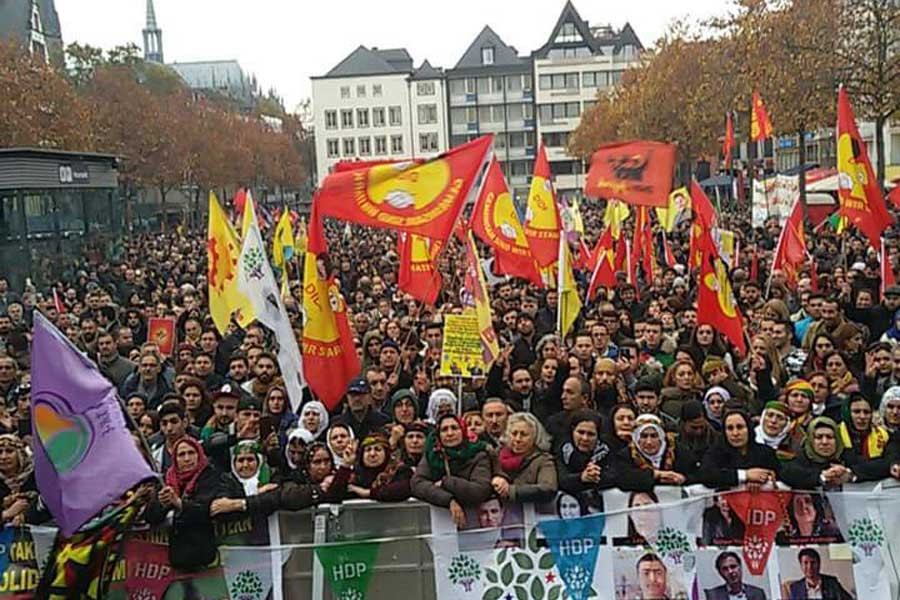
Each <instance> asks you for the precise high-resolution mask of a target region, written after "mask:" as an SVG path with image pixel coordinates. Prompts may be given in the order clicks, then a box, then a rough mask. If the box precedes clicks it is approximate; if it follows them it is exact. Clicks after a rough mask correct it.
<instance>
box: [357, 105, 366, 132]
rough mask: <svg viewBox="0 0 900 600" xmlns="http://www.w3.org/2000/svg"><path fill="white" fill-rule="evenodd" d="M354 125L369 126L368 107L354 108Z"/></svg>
mask: <svg viewBox="0 0 900 600" xmlns="http://www.w3.org/2000/svg"><path fill="white" fill-rule="evenodd" d="M356 126H357V127H359V128H363V127H368V126H369V109H368V108H357V109H356Z"/></svg>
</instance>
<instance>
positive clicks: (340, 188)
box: [318, 135, 493, 241]
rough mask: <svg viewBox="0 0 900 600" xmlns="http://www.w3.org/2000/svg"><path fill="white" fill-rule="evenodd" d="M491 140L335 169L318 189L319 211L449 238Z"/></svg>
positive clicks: (352, 219)
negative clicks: (415, 158)
mask: <svg viewBox="0 0 900 600" xmlns="http://www.w3.org/2000/svg"><path fill="white" fill-rule="evenodd" d="M492 141H493V135H486V136H482V137H480V138H478V139H476V140H473V141H471V142H468V143H466V144H463V145H461V146H457V147H456V148H453V149H452V150H450V151H449V152H445V153H443V154H441V155H439V156H436V157H435V158H432V159H430V160H427V161H424V162H421V163H417V162H399V163H388V164H376V165H373V166H367V167H364V168H360V169H351V170H347V171H341V172H337V173H331V174H330V175H328V176H327V177H325V180H324V181H323V182H322V185H321V187H320V189H319V192H318V204H319V214H320V216H322V217H334V218H336V219H341V220H344V221H350V222H352V223H358V224H360V225H368V226H369V227H381V228H385V229H393V230H395V231H405V232H406V233H415V234H418V235H422V236H425V237H428V238H431V239H433V240H441V241H447V238H449V237H450V234H451V233H452V232H453V228H454V226H455V224H456V222H457V218H458V217H459V214H460V211H461V210H462V207H463V205H464V204H465V202H466V200H467V198H468V196H469V193H470V191H471V190H472V186H473V185H474V183H475V180H476V179H477V178H478V175H479V174H480V173H481V170H482V169H483V167H484V166H485V163H486V162H487V160H488V158H489V151H490V148H491V143H492Z"/></svg>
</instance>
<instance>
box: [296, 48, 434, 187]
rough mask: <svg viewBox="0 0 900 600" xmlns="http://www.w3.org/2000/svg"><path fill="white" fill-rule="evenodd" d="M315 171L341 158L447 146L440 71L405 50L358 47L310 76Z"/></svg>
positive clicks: (416, 154)
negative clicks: (323, 71) (418, 63)
mask: <svg viewBox="0 0 900 600" xmlns="http://www.w3.org/2000/svg"><path fill="white" fill-rule="evenodd" d="M312 94H313V113H314V128H315V132H316V171H317V174H318V178H319V179H320V180H321V179H322V178H323V177H324V176H325V175H326V174H328V172H329V171H330V170H331V168H332V166H333V165H334V164H335V163H336V162H338V161H341V160H387V159H400V158H420V157H430V156H433V155H435V154H437V153H439V152H442V151H444V150H446V149H447V125H446V124H447V111H446V104H445V102H444V97H445V88H444V75H443V73H442V72H441V70H440V69H436V68H434V67H432V66H431V64H430V63H429V62H428V61H427V60H426V61H424V62H423V63H422V65H421V66H420V67H419V68H418V69H416V68H413V59H412V57H411V56H410V55H409V53H408V52H407V51H406V49H404V48H395V49H389V50H379V49H378V48H366V47H365V46H360V47H358V48H357V49H356V50H354V51H353V52H351V53H350V55H349V56H347V57H346V58H345V59H344V60H342V61H341V62H340V63H338V64H337V65H336V66H335V67H334V68H333V69H331V70H330V71H328V73H326V74H325V75H323V76H320V77H313V78H312Z"/></svg>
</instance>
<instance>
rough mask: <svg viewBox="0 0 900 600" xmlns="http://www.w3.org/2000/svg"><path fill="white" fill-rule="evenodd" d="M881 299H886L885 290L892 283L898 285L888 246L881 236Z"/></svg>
mask: <svg viewBox="0 0 900 600" xmlns="http://www.w3.org/2000/svg"><path fill="white" fill-rule="evenodd" d="M880 260H881V299H882V300H884V292H885V290H887V289H888V288H889V287H891V286H892V285H897V278H896V277H895V276H894V265H892V264H891V261H890V259H889V258H888V251H887V246H885V245H884V238H881V259H880Z"/></svg>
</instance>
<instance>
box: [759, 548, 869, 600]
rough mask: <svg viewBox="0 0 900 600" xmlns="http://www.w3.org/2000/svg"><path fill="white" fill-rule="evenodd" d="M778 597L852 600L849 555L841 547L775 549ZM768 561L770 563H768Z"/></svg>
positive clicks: (853, 580)
mask: <svg viewBox="0 0 900 600" xmlns="http://www.w3.org/2000/svg"><path fill="white" fill-rule="evenodd" d="M776 552H777V556H778V570H779V586H780V588H781V589H780V590H779V593H780V594H781V596H780V597H781V598H783V599H784V600H806V599H807V598H833V599H835V600H855V599H856V598H857V595H856V581H855V579H854V577H853V554H852V552H851V551H850V548H849V547H848V546H846V545H844V544H830V545H817V546H804V547H791V548H777V549H776ZM770 560H771V559H770Z"/></svg>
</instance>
